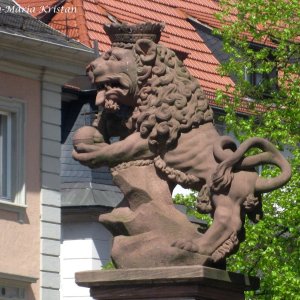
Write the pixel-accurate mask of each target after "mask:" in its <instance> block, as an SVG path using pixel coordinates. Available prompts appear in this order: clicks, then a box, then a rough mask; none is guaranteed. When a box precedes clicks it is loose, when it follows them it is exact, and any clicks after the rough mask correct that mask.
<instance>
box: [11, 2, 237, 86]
mask: <svg viewBox="0 0 300 300" xmlns="http://www.w3.org/2000/svg"><path fill="white" fill-rule="evenodd" d="M17 1H18V3H19V4H20V5H22V6H23V7H29V6H31V7H32V6H35V7H40V6H42V5H49V6H50V5H53V4H54V3H55V2H57V1H53V0H44V1H42V0H40V1H37V0H33V1H29V0H17ZM63 7H64V9H67V8H69V9H70V10H71V8H72V7H73V8H74V7H75V8H76V12H73V13H72V12H71V11H69V12H68V13H56V14H55V15H54V17H53V18H52V19H51V21H50V23H49V25H50V26H52V27H53V28H55V29H57V30H59V31H61V32H63V33H65V34H67V35H68V36H69V37H71V38H74V39H77V40H80V42H82V43H84V44H86V45H88V46H90V47H92V46H93V43H94V41H95V40H96V41H98V45H99V49H100V51H106V50H107V49H108V48H109V47H110V41H109V39H108V37H107V36H106V34H105V32H104V30H103V24H107V23H111V22H112V21H111V20H113V18H115V19H117V20H119V21H121V22H127V23H140V22H143V21H155V22H165V24H166V26H165V30H164V32H163V33H162V37H161V43H162V44H164V45H166V46H167V47H169V48H171V49H173V50H175V51H180V52H183V53H186V54H187V58H186V59H185V61H184V62H185V65H186V66H187V67H188V69H189V70H190V72H191V74H192V75H193V76H195V77H196V78H198V79H199V82H200V84H201V86H202V88H203V89H204V90H206V91H211V92H214V91H215V90H216V89H221V90H225V86H226V85H228V84H229V85H234V83H233V81H232V80H231V79H230V78H229V77H221V76H220V75H219V74H218V72H217V68H218V67H219V66H220V63H219V61H218V60H217V59H216V58H215V57H214V55H213V54H212V52H211V51H210V49H209V48H208V47H207V46H206V45H205V43H204V41H203V40H202V38H201V37H200V36H199V34H198V33H197V32H196V30H195V28H194V27H193V26H192V25H191V24H190V22H189V21H188V20H187V18H188V16H189V15H192V13H191V12H193V13H194V14H193V15H194V16H195V17H196V14H197V15H199V16H201V21H203V20H207V24H210V25H214V24H215V23H214V22H216V21H214V20H215V18H214V16H213V14H214V13H215V12H216V11H218V6H217V3H216V2H215V1H213V0H184V1H183V0H139V1H136V0H66V2H65V4H64V5H63ZM66 11H67V10H66ZM197 18H198V17H197ZM199 19H200V17H199Z"/></svg>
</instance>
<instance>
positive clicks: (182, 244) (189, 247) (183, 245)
mask: <svg viewBox="0 0 300 300" xmlns="http://www.w3.org/2000/svg"><path fill="white" fill-rule="evenodd" d="M171 246H172V247H177V248H179V249H182V250H186V251H190V252H199V248H198V246H197V245H196V244H195V243H194V242H193V241H191V240H185V239H181V240H177V241H175V242H174V243H172V245H171Z"/></svg>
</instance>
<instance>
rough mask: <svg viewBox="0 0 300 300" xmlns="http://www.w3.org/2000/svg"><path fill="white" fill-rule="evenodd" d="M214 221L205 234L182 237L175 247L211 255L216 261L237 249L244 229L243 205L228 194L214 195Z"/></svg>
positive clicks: (175, 243) (174, 244)
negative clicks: (194, 238) (191, 237)
mask: <svg viewBox="0 0 300 300" xmlns="http://www.w3.org/2000/svg"><path fill="white" fill-rule="evenodd" d="M213 203H214V205H213V206H214V207H215V210H214V213H213V217H214V221H213V223H212V225H211V226H210V227H209V229H208V230H207V231H206V232H205V234H204V235H203V236H202V237H200V238H199V239H197V240H187V239H182V240H178V241H176V242H174V243H173V246H174V247H178V248H180V249H184V250H187V251H191V252H198V253H200V254H204V255H210V256H212V258H213V259H214V261H218V260H221V259H223V258H225V257H226V256H228V255H229V254H231V253H232V252H234V251H235V249H236V248H237V247H238V245H239V239H238V235H239V232H240V231H241V230H242V227H243V223H242V220H241V214H240V212H241V207H240V203H239V201H235V200H234V199H231V198H230V197H229V196H226V195H222V194H219V195H213Z"/></svg>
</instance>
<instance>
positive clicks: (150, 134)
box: [132, 45, 213, 150]
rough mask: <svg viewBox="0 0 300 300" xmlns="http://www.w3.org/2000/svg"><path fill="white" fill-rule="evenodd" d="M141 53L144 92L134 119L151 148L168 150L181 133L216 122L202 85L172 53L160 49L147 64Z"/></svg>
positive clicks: (161, 47) (141, 84) (140, 79)
mask: <svg viewBox="0 0 300 300" xmlns="http://www.w3.org/2000/svg"><path fill="white" fill-rule="evenodd" d="M138 50H139V49H135V51H136V53H137V64H138V85H139V88H140V91H139V95H138V101H137V107H136V108H135V110H134V111H133V115H132V119H133V122H134V123H135V126H136V129H137V130H138V131H139V132H140V134H141V136H142V137H143V138H148V140H149V145H150V146H151V147H155V148H156V149H157V150H158V149H159V150H163V149H165V150H167V149H170V148H172V147H174V145H176V141H177V140H178V138H179V136H180V133H181V132H188V131H190V130H191V129H192V128H196V127H199V125H201V124H204V123H207V122H212V121H213V112H212V109H211V108H210V107H209V105H208V101H207V99H206V97H205V95H204V92H203V91H202V89H201V87H200V85H199V83H198V81H197V80H196V79H195V78H194V77H192V75H191V74H190V73H189V72H188V71H187V69H186V67H185V66H184V65H183V63H182V62H181V61H180V60H179V59H178V58H177V56H176V55H175V53H174V52H173V51H172V50H170V49H168V48H166V47H165V46H163V45H157V50H156V55H155V56H154V57H153V59H152V61H149V60H147V61H144V60H143V56H142V55H139V54H138V53H139V51H138Z"/></svg>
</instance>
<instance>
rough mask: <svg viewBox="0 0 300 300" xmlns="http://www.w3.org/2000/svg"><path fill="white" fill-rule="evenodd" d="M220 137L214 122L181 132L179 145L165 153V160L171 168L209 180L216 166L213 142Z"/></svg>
mask: <svg viewBox="0 0 300 300" xmlns="http://www.w3.org/2000/svg"><path fill="white" fill-rule="evenodd" d="M218 138H219V134H218V133H217V131H216V130H215V128H214V127H213V125H212V124H206V125H203V127H202V126H201V127H200V128H197V129H193V130H192V131H191V132H189V133H185V134H181V137H180V138H179V140H178V145H177V147H176V148H175V149H174V150H171V151H169V152H168V153H166V154H165V156H164V161H165V162H166V163H167V165H168V166H169V167H171V168H174V169H176V170H180V171H182V172H184V173H187V174H192V175H194V176H197V177H198V178H203V179H205V180H207V178H210V175H211V173H212V172H213V171H214V169H215V167H216V162H215V160H214V157H213V144H214V142H215V141H216V140H217V139H218Z"/></svg>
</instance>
